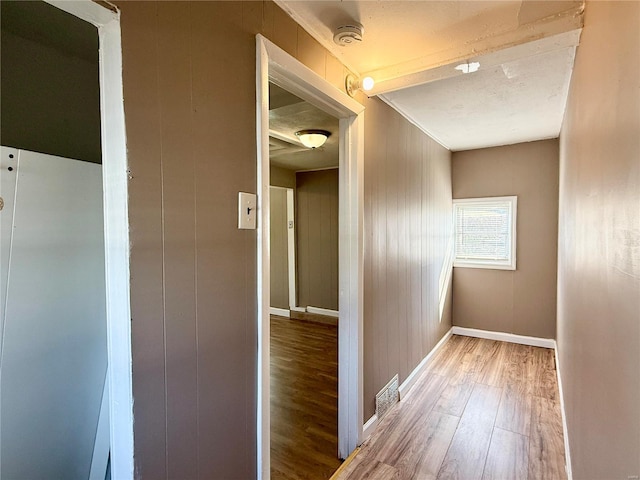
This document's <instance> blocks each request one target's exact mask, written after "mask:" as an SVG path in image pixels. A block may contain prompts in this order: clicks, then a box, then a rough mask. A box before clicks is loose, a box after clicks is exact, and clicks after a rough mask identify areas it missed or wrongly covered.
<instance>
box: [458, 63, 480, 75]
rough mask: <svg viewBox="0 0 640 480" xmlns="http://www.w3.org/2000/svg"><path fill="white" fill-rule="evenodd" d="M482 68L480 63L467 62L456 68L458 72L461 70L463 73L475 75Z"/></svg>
mask: <svg viewBox="0 0 640 480" xmlns="http://www.w3.org/2000/svg"><path fill="white" fill-rule="evenodd" d="M479 68H480V62H471V63H469V62H466V63H461V64H460V65H458V66H457V67H456V70H460V71H461V72H462V73H473V72H477V71H478V69H479Z"/></svg>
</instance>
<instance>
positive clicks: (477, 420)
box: [438, 384, 502, 480]
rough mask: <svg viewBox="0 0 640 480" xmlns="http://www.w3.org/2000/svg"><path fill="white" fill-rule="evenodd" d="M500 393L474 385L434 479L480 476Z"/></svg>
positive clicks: (461, 478) (464, 479)
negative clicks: (436, 476)
mask: <svg viewBox="0 0 640 480" xmlns="http://www.w3.org/2000/svg"><path fill="white" fill-rule="evenodd" d="M501 393H502V391H501V389H500V388H497V387H491V386H489V385H482V384H476V385H475V387H474V389H473V392H472V393H471V396H470V397H469V401H468V402H467V406H466V407H465V410H464V413H463V415H462V418H461V419H460V423H459V424H458V428H457V430H456V433H455V434H454V436H453V439H452V440H451V446H450V447H449V450H448V451H447V455H446V457H445V459H444V462H443V464H442V467H441V468H440V471H439V472H438V478H440V479H460V480H471V479H474V478H481V477H482V471H483V469H484V463H485V460H486V458H487V452H488V451H489V443H490V441H491V433H492V431H493V425H494V422H495V419H496V414H497V412H498V406H499V404H500V396H501Z"/></svg>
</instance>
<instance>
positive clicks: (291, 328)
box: [271, 315, 341, 480]
mask: <svg viewBox="0 0 640 480" xmlns="http://www.w3.org/2000/svg"><path fill="white" fill-rule="evenodd" d="M340 463H341V461H340V460H339V459H338V327H337V326H335V325H327V324H323V323H319V322H314V321H303V320H290V319H288V318H284V317H278V316H275V315H272V316H271V478H272V479H273V480H321V479H327V478H329V477H330V476H331V474H332V473H333V472H334V471H335V470H336V469H337V468H338V467H339V466H340Z"/></svg>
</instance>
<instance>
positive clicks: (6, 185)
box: [0, 147, 18, 375]
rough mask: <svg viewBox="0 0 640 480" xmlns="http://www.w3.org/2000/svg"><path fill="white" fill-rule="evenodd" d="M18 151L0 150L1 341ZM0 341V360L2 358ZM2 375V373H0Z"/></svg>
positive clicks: (3, 148)
mask: <svg viewBox="0 0 640 480" xmlns="http://www.w3.org/2000/svg"><path fill="white" fill-rule="evenodd" d="M17 166H18V150H17V149H15V148H9V147H1V150H0V197H2V203H3V207H2V210H1V211H0V339H1V338H3V332H4V319H5V315H4V309H5V306H6V301H7V279H8V274H9V252H10V244H11V230H12V228H13V201H14V196H15V193H16V173H17V171H16V168H17ZM2 344H3V342H2V341H0V358H1V357H2ZM0 375H1V373H0Z"/></svg>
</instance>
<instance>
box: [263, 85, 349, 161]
mask: <svg viewBox="0 0 640 480" xmlns="http://www.w3.org/2000/svg"><path fill="white" fill-rule="evenodd" d="M304 129H319V130H326V131H328V132H330V133H331V135H330V136H329V138H328V139H327V141H326V143H325V144H324V145H323V146H322V147H319V148H314V149H309V148H307V147H305V146H304V145H302V143H300V141H299V140H298V138H297V137H296V135H295V134H296V132H297V131H299V130H304ZM338 129H339V123H338V119H336V118H334V117H332V116H331V115H329V114H327V113H325V112H323V111H322V110H320V109H319V108H316V107H314V106H313V105H311V104H310V103H308V102H306V101H304V100H302V99H300V98H298V97H296V96H295V95H293V94H291V93H289V92H287V91H286V90H283V89H282V88H280V87H278V86H277V85H274V84H273V83H270V84H269V159H270V163H271V165H274V166H277V167H281V168H286V169H287V170H294V171H300V170H318V169H323V168H331V167H337V166H338V159H339V150H338V149H339V146H340V136H339V130H338Z"/></svg>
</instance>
